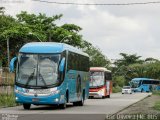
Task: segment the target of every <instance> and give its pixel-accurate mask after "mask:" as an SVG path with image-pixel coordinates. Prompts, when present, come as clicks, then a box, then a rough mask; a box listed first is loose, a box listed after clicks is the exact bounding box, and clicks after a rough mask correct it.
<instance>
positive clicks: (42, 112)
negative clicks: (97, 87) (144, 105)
mask: <svg viewBox="0 0 160 120" xmlns="http://www.w3.org/2000/svg"><path fill="white" fill-rule="evenodd" d="M149 94H150V93H133V94H132V95H130V94H124V95H122V94H121V93H115V94H112V95H111V98H106V99H88V100H86V101H85V105H84V106H82V107H79V106H73V105H72V104H68V105H67V108H66V109H65V110H61V109H59V108H58V107H55V106H34V105H32V106H31V109H30V110H24V109H23V107H22V106H17V107H10V108H2V109H0V114H1V115H3V117H5V116H7V115H10V114H11V115H18V120H49V119H54V120H67V119H69V120H104V119H105V116H106V115H111V114H114V113H116V112H118V111H120V110H122V109H124V108H126V107H128V106H129V105H131V104H133V103H135V102H138V101H140V100H141V99H143V98H145V97H147V96H148V95H149ZM11 117H12V116H11ZM1 118H2V117H0V119H1Z"/></svg>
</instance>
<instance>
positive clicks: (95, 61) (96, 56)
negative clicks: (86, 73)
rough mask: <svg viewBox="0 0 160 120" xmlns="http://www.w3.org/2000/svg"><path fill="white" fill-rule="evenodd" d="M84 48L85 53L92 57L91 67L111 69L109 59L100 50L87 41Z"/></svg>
mask: <svg viewBox="0 0 160 120" xmlns="http://www.w3.org/2000/svg"><path fill="white" fill-rule="evenodd" d="M82 46H83V47H84V48H83V51H84V52H86V53H87V54H88V55H89V57H90V66H91V67H106V68H109V67H110V61H109V59H108V58H107V57H106V56H105V55H103V53H102V52H101V51H100V49H99V48H97V47H94V46H93V45H92V44H90V43H89V42H87V41H84V42H83V44H82Z"/></svg>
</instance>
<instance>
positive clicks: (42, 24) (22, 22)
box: [0, 7, 109, 67]
mask: <svg viewBox="0 0 160 120" xmlns="http://www.w3.org/2000/svg"><path fill="white" fill-rule="evenodd" d="M62 16H63V15H62V14H60V15H53V16H50V17H48V16H46V14H41V13H39V14H38V15H35V14H29V13H27V12H25V11H22V12H21V13H20V14H17V15H16V18H13V17H12V16H9V15H5V9H4V8H3V7H0V42H1V44H0V61H1V62H2V66H7V52H6V51H7V47H6V46H7V40H9V45H10V58H12V57H13V56H15V55H17V53H18V50H19V48H20V47H21V46H22V45H23V44H25V43H28V42H36V41H37V42H38V41H43V42H63V43H67V44H69V45H72V46H75V47H77V48H81V49H84V51H85V52H87V53H88V54H89V55H90V63H91V64H90V65H91V66H103V67H105V66H109V60H108V59H107V58H106V56H105V55H103V54H102V52H101V51H100V50H99V49H97V48H96V47H94V46H93V45H92V44H91V43H89V42H87V41H85V40H83V38H82V35H81V34H79V32H80V31H81V30H82V28H81V27H79V26H77V25H75V24H67V23H65V24H62V25H57V22H58V20H60V19H61V18H62ZM94 54H95V55H94Z"/></svg>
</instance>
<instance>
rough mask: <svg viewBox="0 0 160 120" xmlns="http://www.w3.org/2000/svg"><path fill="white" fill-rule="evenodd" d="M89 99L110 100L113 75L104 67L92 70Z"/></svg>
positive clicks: (92, 68)
mask: <svg viewBox="0 0 160 120" xmlns="http://www.w3.org/2000/svg"><path fill="white" fill-rule="evenodd" d="M89 86H90V88H89V97H90V98H93V97H101V98H110V94H111V93H112V74H111V71H110V70H107V69H106V68H104V67H91V68H90V84H89Z"/></svg>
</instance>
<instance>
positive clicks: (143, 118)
mask: <svg viewBox="0 0 160 120" xmlns="http://www.w3.org/2000/svg"><path fill="white" fill-rule="evenodd" d="M158 101H160V96H159V95H150V96H148V97H147V98H145V99H143V100H141V101H139V102H137V103H135V104H133V105H131V106H129V107H127V108H125V109H124V110H121V111H119V112H118V113H116V114H114V115H112V116H110V117H106V120H160V111H158V110H155V109H154V108H153V107H154V105H155V103H156V102H158Z"/></svg>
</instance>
